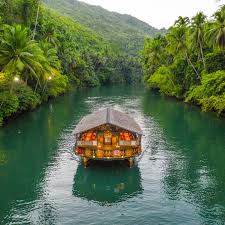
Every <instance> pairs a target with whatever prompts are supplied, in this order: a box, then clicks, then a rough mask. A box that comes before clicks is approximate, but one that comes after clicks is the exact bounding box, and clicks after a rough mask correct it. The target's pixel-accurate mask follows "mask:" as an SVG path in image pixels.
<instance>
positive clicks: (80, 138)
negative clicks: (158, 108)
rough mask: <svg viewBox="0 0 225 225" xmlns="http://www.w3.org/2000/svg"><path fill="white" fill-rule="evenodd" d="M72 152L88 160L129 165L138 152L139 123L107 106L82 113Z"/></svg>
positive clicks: (139, 152) (139, 145) (139, 138)
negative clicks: (126, 163)
mask: <svg viewBox="0 0 225 225" xmlns="http://www.w3.org/2000/svg"><path fill="white" fill-rule="evenodd" d="M73 133H74V135H75V138H76V143H75V149H74V151H75V154H76V155H77V156H80V157H81V159H82V161H83V164H84V166H85V167H87V166H88V165H89V162H90V160H125V161H127V162H128V165H129V166H130V167H131V166H132V165H133V163H134V160H135V158H136V157H138V156H139V155H140V154H141V153H142V149H141V137H142V131H141V128H140V126H139V125H138V124H137V123H136V122H135V120H134V119H133V118H131V117H130V116H129V115H127V114H125V113H122V112H119V111H117V110H115V109H111V108H107V109H104V110H100V111H97V112H95V113H93V114H90V115H87V116H85V117H84V118H83V119H82V120H81V121H80V122H79V123H78V125H77V126H76V128H75V130H74V132H73Z"/></svg>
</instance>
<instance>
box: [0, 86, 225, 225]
mask: <svg viewBox="0 0 225 225" xmlns="http://www.w3.org/2000/svg"><path fill="white" fill-rule="evenodd" d="M109 106H112V107H114V108H115V109H118V110H121V111H123V112H127V113H129V114H130V115H131V116H133V117H134V118H135V119H136V121H137V122H138V123H139V124H140V126H141V128H142V129H143V132H144V136H143V140H142V145H143V150H144V151H145V152H144V155H143V157H142V159H141V161H140V162H139V163H138V164H137V165H136V166H134V167H133V168H131V169H130V168H127V167H126V166H125V165H124V164H121V163H95V164H93V165H91V166H90V167H89V168H87V169H84V168H83V166H82V165H81V164H80V163H79V162H78V161H77V160H75V159H74V158H73V157H72V156H71V154H70V153H69V151H68V150H69V149H71V148H72V147H73V144H74V139H73V135H72V131H73V129H74V128H75V126H76V124H77V123H78V121H79V120H80V119H81V118H82V117H83V116H85V115H87V114H88V113H91V112H93V111H95V110H98V109H103V108H105V107H109ZM0 224H4V225H5V224H60V225H61V224H101V225H102V224H129V225H130V224H140V225H144V224H173V225H174V224H191V225H193V224H207V225H208V224H225V120H224V119H221V118H217V117H216V116H215V115H214V114H212V113H202V112H201V111H200V110H199V109H198V108H196V107H192V106H190V105H185V104H184V103H182V102H178V101H176V100H173V99H168V98H164V97H162V96H160V95H159V94H157V93H153V92H150V91H148V90H145V89H144V88H143V87H142V86H136V87H135V86H114V87H99V88H93V89H85V90H80V91H76V92H72V93H69V94H67V95H65V96H61V97H59V98H57V99H55V100H52V101H50V102H49V103H46V104H45V105H42V106H41V107H39V108H38V109H37V110H35V111H33V112H29V113H25V114H23V115H22V116H20V117H19V118H17V119H15V120H14V121H12V122H10V123H9V124H7V125H6V126H5V127H3V128H1V129H0Z"/></svg>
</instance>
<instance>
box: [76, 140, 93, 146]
mask: <svg viewBox="0 0 225 225" xmlns="http://www.w3.org/2000/svg"><path fill="white" fill-rule="evenodd" d="M77 146H79V147H82V146H97V141H96V140H95V141H77Z"/></svg>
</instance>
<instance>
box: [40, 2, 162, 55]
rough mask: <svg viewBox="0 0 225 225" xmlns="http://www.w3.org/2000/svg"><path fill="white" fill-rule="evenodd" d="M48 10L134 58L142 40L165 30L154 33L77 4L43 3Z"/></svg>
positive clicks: (135, 21)
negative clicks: (87, 28)
mask: <svg viewBox="0 0 225 225" xmlns="http://www.w3.org/2000/svg"><path fill="white" fill-rule="evenodd" d="M44 1H45V2H46V4H47V5H48V6H50V7H51V8H53V9H56V10H57V11H58V12H60V13H61V14H62V15H65V16H69V17H70V18H73V19H74V20H76V21H78V22H79V23H81V24H83V25H85V26H87V27H89V28H90V29H92V30H94V31H96V32H97V33H98V34H99V35H101V36H102V37H103V38H104V39H105V40H108V41H109V42H110V43H112V44H113V45H114V48H117V49H118V50H122V51H123V52H126V53H128V54H132V55H137V54H138V53H139V51H140V49H141V48H142V47H143V44H144V37H146V36H151V37H153V36H154V35H156V34H157V33H159V32H160V33H162V32H165V30H160V31H159V30H157V29H156V28H154V27H151V26H150V25H148V24H147V23H144V22H142V21H140V20H138V19H137V18H135V17H132V16H130V15H126V14H124V15H122V14H119V13H116V12H110V11H108V10H105V9H103V8H102V7H100V6H92V5H89V4H86V3H84V2H80V1H76V0H44Z"/></svg>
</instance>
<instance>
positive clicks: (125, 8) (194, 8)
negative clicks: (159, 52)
mask: <svg viewBox="0 0 225 225" xmlns="http://www.w3.org/2000/svg"><path fill="white" fill-rule="evenodd" d="M81 1H83V2H86V3H89V4H92V5H99V6H102V7H103V8H105V9H108V10H110V11H114V12H118V13H122V14H129V15H132V16H135V17H137V18H138V19H140V20H142V21H145V22H147V23H148V24H150V25H152V26H154V27H156V28H159V29H160V28H163V27H165V28H168V27H170V26H171V25H173V23H174V21H175V20H176V19H177V18H178V17H179V16H188V17H192V16H194V15H195V14H196V13H197V12H199V11H202V12H204V13H205V14H206V15H207V16H211V15H212V14H213V13H214V12H215V11H216V10H217V9H218V7H219V5H221V4H225V0H220V1H217V0H81Z"/></svg>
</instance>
